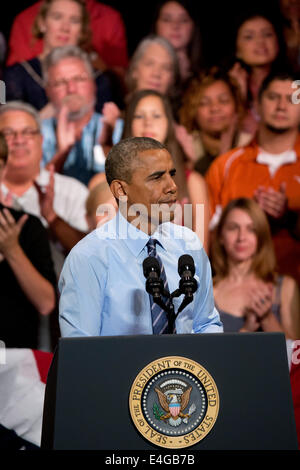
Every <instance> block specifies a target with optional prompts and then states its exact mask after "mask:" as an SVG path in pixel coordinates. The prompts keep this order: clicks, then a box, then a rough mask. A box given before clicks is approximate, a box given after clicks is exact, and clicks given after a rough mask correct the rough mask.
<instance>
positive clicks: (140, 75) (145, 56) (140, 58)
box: [126, 35, 182, 112]
mask: <svg viewBox="0 0 300 470" xmlns="http://www.w3.org/2000/svg"><path fill="white" fill-rule="evenodd" d="M126 85H127V92H128V94H127V99H126V101H127V102H128V101H129V100H130V98H131V96H132V93H134V92H135V91H138V90H144V89H148V90H156V91H158V92H159V93H162V94H163V95H166V96H168V98H169V99H170V101H171V104H172V108H173V112H176V111H177V109H178V107H179V103H180V99H181V92H182V89H181V81H180V74H179V65H178V59H177V54H176V52H175V50H174V48H173V46H172V45H171V44H170V43H169V42H168V41H167V40H166V39H165V38H163V37H160V36H157V35H149V36H146V37H145V38H144V39H142V41H140V43H139V44H138V46H137V48H136V49H135V52H134V53H133V55H132V57H131V60H130V63H129V67H128V71H127V75H126Z"/></svg>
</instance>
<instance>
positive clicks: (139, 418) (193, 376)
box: [129, 356, 219, 449]
mask: <svg viewBox="0 0 300 470" xmlns="http://www.w3.org/2000/svg"><path fill="white" fill-rule="evenodd" d="M129 409H130V414H131V418H132V420H133V423H134V425H135V426H136V428H137V430H138V431H139V432H140V433H141V434H142V435H143V436H144V437H145V438H146V439H148V440H149V441H151V442H152V444H154V445H156V446H159V447H165V448H169V449H181V448H184V447H189V446H192V445H194V444H196V443H197V442H199V441H201V440H202V439H203V438H204V437H205V436H206V435H207V434H208V433H209V432H210V431H211V429H212V428H213V426H214V424H215V422H216V419H217V416H218V412H219V394H218V390H217V387H216V384H215V382H214V380H213V378H212V377H211V375H210V374H209V373H208V371H207V370H206V369H204V367H202V366H201V365H200V364H198V363H197V362H194V361H192V360H190V359H187V358H185V357H177V356H168V357H163V358H161V359H157V360H156V361H154V362H152V363H150V364H148V365H147V366H146V367H145V368H144V369H143V370H142V371H141V372H140V373H139V374H138V376H137V377H136V379H135V380H134V382H133V384H132V387H131V390H130V394H129Z"/></svg>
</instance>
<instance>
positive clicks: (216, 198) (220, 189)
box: [205, 136, 300, 214]
mask: <svg viewBox="0 0 300 470" xmlns="http://www.w3.org/2000/svg"><path fill="white" fill-rule="evenodd" d="M258 150H259V148H258V145H257V144H256V142H252V143H251V144H250V145H248V146H247V147H238V148H235V149H233V150H230V151H229V152H227V153H225V154H223V155H220V156H219V157H217V158H216V159H215V160H214V161H213V163H212V164H211V165H210V167H209V169H208V171H207V173H206V176H205V180H206V183H207V185H208V191H209V197H210V204H211V213H212V214H214V213H215V211H216V207H217V206H221V207H225V206H226V205H227V204H228V202H229V201H231V200H232V199H236V198H238V197H249V198H252V197H253V195H254V191H255V190H256V189H257V188H258V186H264V187H265V188H268V187H272V188H274V189H275V190H277V191H278V190H279V188H280V184H281V183H283V182H285V183H286V194H287V198H288V207H289V209H291V210H300V136H299V138H298V140H297V142H296V144H295V147H294V150H295V151H296V154H297V161H296V162H295V163H288V164H285V165H282V166H281V167H280V168H279V169H278V170H277V171H276V173H275V174H274V176H273V177H272V176H271V174H270V172H269V168H268V166H267V165H264V164H261V163H258V162H257V161H256V158H257V155H258Z"/></svg>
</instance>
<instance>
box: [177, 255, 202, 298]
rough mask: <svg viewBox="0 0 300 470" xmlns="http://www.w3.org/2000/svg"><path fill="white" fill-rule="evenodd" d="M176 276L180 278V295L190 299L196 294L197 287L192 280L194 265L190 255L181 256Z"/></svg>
mask: <svg viewBox="0 0 300 470" xmlns="http://www.w3.org/2000/svg"><path fill="white" fill-rule="evenodd" d="M178 274H179V276H180V277H181V279H180V282H179V289H180V291H181V293H182V294H184V295H186V296H188V297H190V296H193V293H194V292H196V290H197V288H198V285H197V281H196V279H195V278H194V275H195V263H194V260H193V258H192V256H190V255H182V256H180V258H179V260H178Z"/></svg>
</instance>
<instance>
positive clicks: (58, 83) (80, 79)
mask: <svg viewBox="0 0 300 470" xmlns="http://www.w3.org/2000/svg"><path fill="white" fill-rule="evenodd" d="M88 80H90V77H89V76H87V75H75V76H74V77H71V78H68V79H66V78H61V79H59V80H55V81H53V82H50V84H49V85H50V86H51V87H52V88H56V89H60V88H64V87H66V86H67V85H69V83H75V84H76V85H82V84H83V83H85V82H87V81H88Z"/></svg>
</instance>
